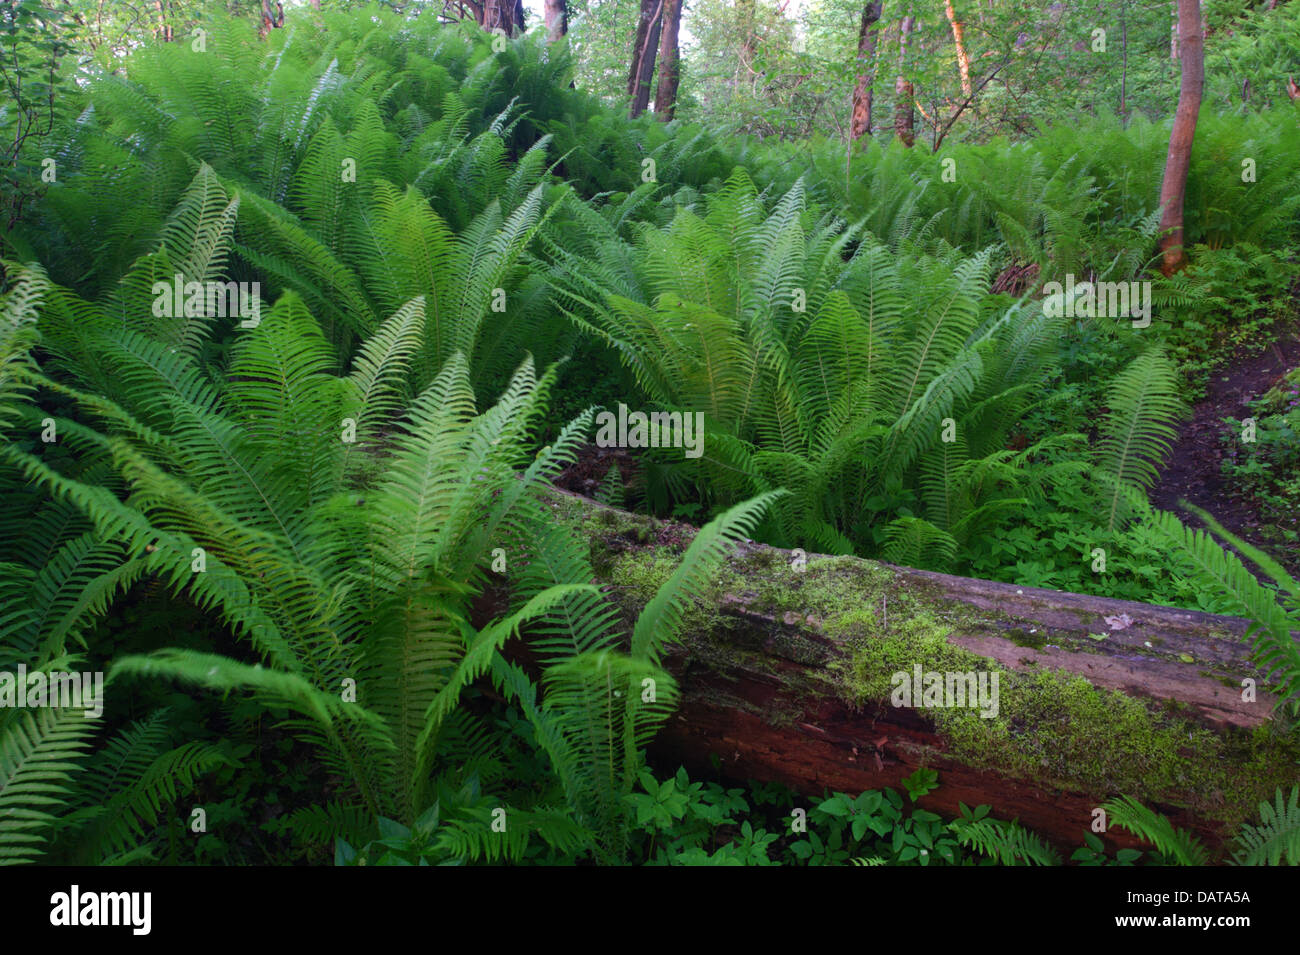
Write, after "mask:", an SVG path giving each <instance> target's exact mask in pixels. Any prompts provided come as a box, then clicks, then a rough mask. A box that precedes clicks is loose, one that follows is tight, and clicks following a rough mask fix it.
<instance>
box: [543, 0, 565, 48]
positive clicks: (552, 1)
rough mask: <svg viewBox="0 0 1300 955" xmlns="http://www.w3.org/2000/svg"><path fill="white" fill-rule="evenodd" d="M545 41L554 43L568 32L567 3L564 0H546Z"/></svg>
mask: <svg viewBox="0 0 1300 955" xmlns="http://www.w3.org/2000/svg"><path fill="white" fill-rule="evenodd" d="M545 22H546V42H547V43H554V42H555V41H556V40H558V39H560V38H561V37H562V36H564V35H565V34H566V33H568V32H569V5H568V3H566V2H565V0H546V10H545Z"/></svg>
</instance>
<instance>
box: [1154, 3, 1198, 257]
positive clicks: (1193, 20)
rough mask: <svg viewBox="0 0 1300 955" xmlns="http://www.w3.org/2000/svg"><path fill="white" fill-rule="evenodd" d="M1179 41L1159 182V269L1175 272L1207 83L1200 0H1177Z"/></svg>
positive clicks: (1181, 245)
mask: <svg viewBox="0 0 1300 955" xmlns="http://www.w3.org/2000/svg"><path fill="white" fill-rule="evenodd" d="M1178 27H1179V45H1180V46H1181V51H1180V52H1181V59H1182V77H1181V82H1180V83H1179V87H1178V110H1177V111H1176V112H1175V113H1174V126H1173V129H1172V130H1171V131H1170V133H1169V155H1168V157H1167V158H1166V159H1165V178H1164V181H1163V182H1162V183H1161V185H1160V207H1161V209H1162V210H1163V211H1162V212H1161V216H1160V233H1161V238H1160V252H1161V255H1162V257H1163V260H1162V262H1161V265H1160V271H1161V272H1163V273H1164V274H1165V275H1172V274H1173V273H1174V272H1177V271H1178V270H1179V269H1181V268H1182V267H1183V266H1184V265H1186V264H1187V256H1186V254H1185V253H1184V251H1183V197H1184V195H1185V193H1186V191H1187V169H1188V167H1189V166H1190V165H1191V161H1192V142H1193V141H1194V140H1195V138H1196V117H1197V115H1198V114H1199V113H1200V111H1201V92H1202V90H1203V88H1204V86H1205V44H1204V34H1203V32H1202V29H1201V4H1200V0H1178Z"/></svg>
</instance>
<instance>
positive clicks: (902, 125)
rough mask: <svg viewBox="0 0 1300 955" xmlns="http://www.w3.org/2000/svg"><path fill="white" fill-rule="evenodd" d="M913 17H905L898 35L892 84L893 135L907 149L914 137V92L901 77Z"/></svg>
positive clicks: (913, 22) (907, 81) (906, 80)
mask: <svg viewBox="0 0 1300 955" xmlns="http://www.w3.org/2000/svg"><path fill="white" fill-rule="evenodd" d="M915 23H916V19H915V17H912V16H910V15H909V16H905V17H903V22H902V24H900V26H899V33H898V80H897V82H895V83H894V99H895V103H894V135H895V136H896V137H898V140H899V141H900V142H901V143H902V144H903V145H904V146H906V147H908V148H909V149H910V148H911V147H912V142H913V140H914V139H915V136H916V116H915V114H914V113H913V111H912V97H913V94H914V92H915V91H914V90H913V89H912V82H911V81H910V80H909V79H907V78H906V77H905V76H904V75H903V70H904V61H905V60H906V59H907V35H908V34H909V33H911V32H912V26H913V25H914V24H915Z"/></svg>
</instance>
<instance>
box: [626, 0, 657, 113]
mask: <svg viewBox="0 0 1300 955" xmlns="http://www.w3.org/2000/svg"><path fill="white" fill-rule="evenodd" d="M663 9H664V0H641V18H640V20H638V21H637V25H636V39H635V40H634V41H633V45H632V66H631V69H629V70H628V74H627V95H628V96H629V97H631V100H632V109H631V112H632V118H633V119H635V118H636V117H638V116H640V115H641V114H642V113H644V112H645V110H646V107H647V106H649V105H650V81H651V79H653V77H654V72H655V52H656V51H657V50H658V48H659V31H660V29H661V27H662V25H663Z"/></svg>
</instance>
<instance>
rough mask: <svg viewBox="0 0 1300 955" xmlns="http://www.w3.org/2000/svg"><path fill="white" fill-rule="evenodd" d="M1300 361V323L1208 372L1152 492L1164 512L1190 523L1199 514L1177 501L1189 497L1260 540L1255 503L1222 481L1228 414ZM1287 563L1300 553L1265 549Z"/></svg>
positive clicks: (1243, 412)
mask: <svg viewBox="0 0 1300 955" xmlns="http://www.w3.org/2000/svg"><path fill="white" fill-rule="evenodd" d="M1297 365H1300V327H1298V326H1296V325H1292V326H1290V327H1287V328H1284V329H1283V330H1282V331H1281V332H1280V333H1279V335H1278V337H1277V338H1276V339H1275V340H1274V341H1273V342H1272V343H1271V344H1270V346H1269V347H1268V348H1266V349H1264V351H1263V352H1261V353H1259V354H1256V355H1251V356H1248V357H1245V358H1242V359H1240V360H1236V361H1230V362H1227V363H1225V364H1224V365H1222V366H1220V367H1219V368H1217V369H1215V370H1214V371H1213V372H1211V373H1210V380H1209V382H1208V384H1207V388H1206V396H1205V398H1204V399H1203V400H1201V401H1200V402H1199V403H1198V404H1197V405H1196V406H1195V408H1194V409H1193V415H1192V418H1191V420H1190V421H1188V423H1187V424H1186V425H1185V426H1184V427H1183V430H1182V433H1181V434H1180V435H1179V436H1178V440H1177V442H1175V444H1174V448H1173V452H1172V454H1171V455H1170V458H1169V463H1168V464H1167V465H1166V467H1165V469H1164V471H1163V472H1162V473H1161V476H1160V483H1159V484H1158V485H1156V487H1155V489H1154V490H1153V491H1152V492H1151V502H1152V504H1154V505H1155V506H1156V507H1158V508H1160V509H1161V510H1165V511H1174V512H1175V513H1179V514H1180V516H1183V517H1184V519H1185V520H1186V521H1189V522H1194V521H1195V518H1194V517H1192V516H1191V515H1189V514H1186V512H1181V511H1179V508H1178V501H1179V500H1180V499H1185V500H1187V501H1190V502H1191V503H1193V504H1195V505H1197V506H1198V507H1201V508H1204V509H1205V510H1206V511H1208V512H1210V513H1211V514H1213V515H1214V517H1215V519H1216V520H1218V521H1219V522H1220V523H1221V524H1222V525H1223V526H1224V527H1226V528H1227V529H1228V530H1230V531H1232V532H1233V533H1234V534H1237V535H1238V536H1240V537H1242V538H1243V539H1245V540H1247V541H1250V542H1251V543H1259V542H1260V539H1261V536H1260V534H1259V528H1260V526H1261V523H1262V521H1261V518H1260V514H1259V509H1258V508H1257V507H1256V506H1255V505H1254V503H1253V502H1252V501H1250V500H1249V499H1247V498H1244V497H1242V496H1240V495H1237V494H1234V493H1233V491H1234V489H1233V488H1232V487H1230V486H1227V485H1226V484H1225V481H1224V477H1223V473H1222V470H1221V468H1220V463H1221V461H1222V460H1223V456H1224V449H1225V445H1224V444H1223V443H1222V442H1221V440H1220V436H1221V435H1222V434H1223V433H1224V429H1225V427H1226V426H1225V425H1224V423H1223V419H1224V418H1229V417H1232V418H1238V419H1240V418H1244V417H1246V416H1247V415H1248V413H1249V408H1248V406H1247V403H1248V402H1249V401H1251V400H1253V399H1255V398H1257V397H1259V396H1260V395H1262V394H1263V393H1264V392H1266V391H1268V389H1269V388H1271V387H1272V386H1273V385H1274V384H1276V383H1277V382H1278V380H1279V379H1280V378H1281V377H1282V376H1283V375H1284V374H1286V373H1287V372H1288V371H1290V370H1291V369H1292V368H1295V367H1296V366H1297ZM1267 549H1268V550H1269V551H1270V552H1271V553H1274V556H1277V557H1281V558H1283V559H1284V563H1287V564H1290V565H1291V566H1292V567H1294V566H1295V564H1296V563H1297V561H1298V560H1300V555H1282V554H1277V553H1276V548H1267Z"/></svg>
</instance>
